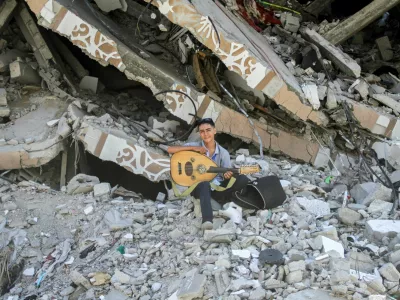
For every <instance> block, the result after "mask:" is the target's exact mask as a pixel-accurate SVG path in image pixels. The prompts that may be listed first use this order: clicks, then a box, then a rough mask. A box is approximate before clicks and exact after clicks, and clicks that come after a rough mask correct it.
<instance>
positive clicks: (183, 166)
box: [171, 151, 260, 186]
mask: <svg viewBox="0 0 400 300" xmlns="http://www.w3.org/2000/svg"><path fill="white" fill-rule="evenodd" d="M228 171H231V172H233V173H234V174H252V173H258V172H260V166H259V165H254V166H243V167H240V168H220V167H218V166H217V164H216V163H215V162H214V161H213V160H212V159H210V158H209V157H207V156H205V155H202V154H200V153H197V152H194V151H180V152H177V153H174V154H173V155H172V156H171V177H172V180H173V181H174V182H175V183H176V184H179V185H181V186H192V185H193V184H195V183H199V182H202V181H212V180H213V179H214V178H215V177H216V176H217V175H218V174H220V173H225V172H228Z"/></svg>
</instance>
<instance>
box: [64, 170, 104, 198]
mask: <svg viewBox="0 0 400 300" xmlns="http://www.w3.org/2000/svg"><path fill="white" fill-rule="evenodd" d="M99 183H100V180H99V178H97V177H95V176H89V175H85V174H78V175H76V176H74V177H73V178H72V179H71V180H70V181H69V183H68V185H67V194H68V195H76V194H85V193H89V192H91V191H93V188H94V186H95V185H96V184H99Z"/></svg>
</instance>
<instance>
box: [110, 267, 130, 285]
mask: <svg viewBox="0 0 400 300" xmlns="http://www.w3.org/2000/svg"><path fill="white" fill-rule="evenodd" d="M133 281H134V279H133V278H132V277H131V276H129V275H128V274H125V273H123V272H121V271H120V270H118V269H115V272H114V275H113V276H112V277H111V282H112V283H115V282H119V283H122V284H132V283H133Z"/></svg>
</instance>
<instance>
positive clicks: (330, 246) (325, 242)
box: [315, 235, 344, 258]
mask: <svg viewBox="0 0 400 300" xmlns="http://www.w3.org/2000/svg"><path fill="white" fill-rule="evenodd" d="M315 244H316V245H318V248H322V249H323V251H324V252H325V253H326V252H329V251H335V252H337V253H338V254H339V255H340V257H341V258H344V248H343V245H342V244H341V243H339V242H336V241H334V240H331V239H328V238H327V237H325V236H321V235H320V236H318V237H316V238H315Z"/></svg>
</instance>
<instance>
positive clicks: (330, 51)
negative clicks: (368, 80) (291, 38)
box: [300, 28, 361, 78]
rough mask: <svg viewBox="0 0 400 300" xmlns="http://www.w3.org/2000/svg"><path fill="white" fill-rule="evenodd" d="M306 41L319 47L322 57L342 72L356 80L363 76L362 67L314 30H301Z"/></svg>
mask: <svg viewBox="0 0 400 300" xmlns="http://www.w3.org/2000/svg"><path fill="white" fill-rule="evenodd" d="M300 32H301V34H302V36H303V37H304V39H306V40H308V41H309V42H311V43H314V44H315V45H317V47H318V48H319V49H320V51H321V53H322V55H324V56H325V57H326V58H328V59H329V60H331V61H332V62H333V63H334V64H335V65H336V66H337V67H338V68H339V69H340V70H341V71H343V72H344V73H346V74H347V75H350V76H354V77H356V78H358V77H360V75H361V67H360V65H359V64H358V63H357V62H356V61H355V60H353V59H352V58H351V57H350V56H349V55H348V54H346V53H344V52H343V51H342V50H340V49H339V48H337V47H335V46H334V45H333V44H331V43H330V42H328V41H327V40H326V39H325V38H323V37H322V36H321V35H319V34H318V33H317V32H315V31H314V30H311V29H309V28H303V29H301V30H300Z"/></svg>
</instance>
